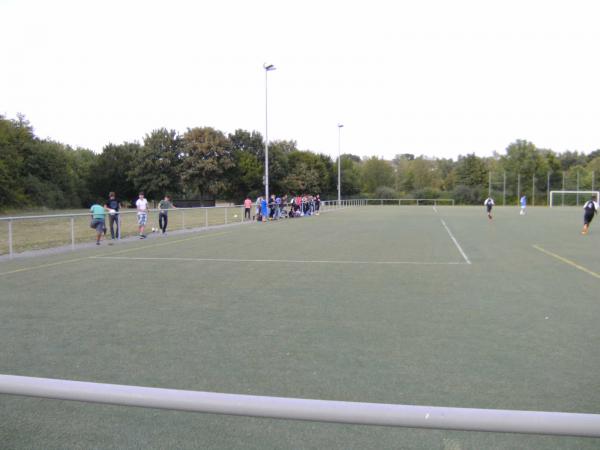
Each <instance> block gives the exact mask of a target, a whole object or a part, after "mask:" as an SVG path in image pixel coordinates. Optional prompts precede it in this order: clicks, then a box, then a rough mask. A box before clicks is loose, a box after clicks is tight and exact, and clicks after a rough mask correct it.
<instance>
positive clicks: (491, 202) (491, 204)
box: [483, 197, 494, 220]
mask: <svg viewBox="0 0 600 450" xmlns="http://www.w3.org/2000/svg"><path fill="white" fill-rule="evenodd" d="M483 204H484V205H485V209H486V211H487V216H488V219H490V220H492V208H493V207H494V199H493V198H492V197H488V198H486V199H485V202H483Z"/></svg>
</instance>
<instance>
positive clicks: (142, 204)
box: [135, 192, 148, 239]
mask: <svg viewBox="0 0 600 450" xmlns="http://www.w3.org/2000/svg"><path fill="white" fill-rule="evenodd" d="M135 207H136V208H137V222H138V231H139V233H140V239H146V235H145V234H144V227H145V226H146V222H148V200H146V199H145V198H144V193H143V192H140V194H139V197H138V199H137V201H136V202H135Z"/></svg>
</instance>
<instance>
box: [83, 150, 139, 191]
mask: <svg viewBox="0 0 600 450" xmlns="http://www.w3.org/2000/svg"><path fill="white" fill-rule="evenodd" d="M141 153H142V146H141V145H140V144H139V143H137V142H133V143H132V142H124V143H123V144H120V145H115V144H108V145H106V146H105V147H104V149H103V150H102V153H101V154H100V155H98V157H97V158H96V159H95V160H94V162H93V163H92V166H91V168H90V171H89V172H90V175H89V178H88V180H89V181H88V184H89V188H90V191H91V193H92V194H93V195H94V197H95V198H106V197H107V196H108V193H109V192H111V191H114V192H116V194H117V196H118V198H119V199H120V200H121V201H122V202H125V201H126V200H127V201H132V200H134V199H135V198H137V194H138V192H139V190H140V189H139V188H136V185H135V183H134V181H133V176H132V174H133V172H134V171H133V168H134V164H135V163H136V160H137V158H138V155H140V154H141Z"/></svg>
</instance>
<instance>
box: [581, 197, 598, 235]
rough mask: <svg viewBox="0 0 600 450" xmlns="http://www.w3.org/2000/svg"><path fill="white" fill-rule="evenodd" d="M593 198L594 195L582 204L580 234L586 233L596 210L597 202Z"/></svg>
mask: <svg viewBox="0 0 600 450" xmlns="http://www.w3.org/2000/svg"><path fill="white" fill-rule="evenodd" d="M594 200H595V197H592V198H590V199H589V200H588V201H587V202H586V203H585V205H583V211H584V213H583V230H581V234H588V230H589V228H590V223H592V219H593V218H594V216H595V215H596V213H597V212H598V203H597V202H596V201H594Z"/></svg>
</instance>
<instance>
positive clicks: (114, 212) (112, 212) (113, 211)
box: [108, 209, 117, 216]
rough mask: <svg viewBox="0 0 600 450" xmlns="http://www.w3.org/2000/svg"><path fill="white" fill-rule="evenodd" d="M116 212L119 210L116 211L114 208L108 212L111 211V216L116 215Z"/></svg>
mask: <svg viewBox="0 0 600 450" xmlns="http://www.w3.org/2000/svg"><path fill="white" fill-rule="evenodd" d="M116 212H117V211H115V210H114V209H109V210H108V213H109V214H110V215H111V216H114V215H115V214H116Z"/></svg>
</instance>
